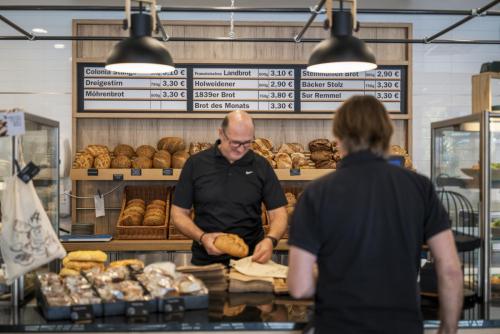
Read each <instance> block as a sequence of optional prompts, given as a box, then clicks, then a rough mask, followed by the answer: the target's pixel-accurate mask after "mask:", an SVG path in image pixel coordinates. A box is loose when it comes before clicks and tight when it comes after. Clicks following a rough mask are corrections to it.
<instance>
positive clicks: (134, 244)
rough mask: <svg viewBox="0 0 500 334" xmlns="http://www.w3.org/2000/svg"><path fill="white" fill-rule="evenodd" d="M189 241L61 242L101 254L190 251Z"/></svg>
mask: <svg viewBox="0 0 500 334" xmlns="http://www.w3.org/2000/svg"><path fill="white" fill-rule="evenodd" d="M191 242H192V241H191V240H118V239H116V240H111V241H107V242H63V243H62V244H63V246H64V248H65V249H66V251H68V252H72V251H75V250H102V251H103V252H127V251H129V252H140V251H145V252H151V251H171V252H172V251H190V250H191ZM276 250H279V251H287V250H288V240H286V239H283V240H280V242H279V243H278V246H277V247H276Z"/></svg>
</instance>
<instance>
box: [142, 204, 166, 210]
mask: <svg viewBox="0 0 500 334" xmlns="http://www.w3.org/2000/svg"><path fill="white" fill-rule="evenodd" d="M153 209H157V210H161V211H162V212H165V209H166V206H165V205H161V204H148V206H147V207H146V211H149V210H153Z"/></svg>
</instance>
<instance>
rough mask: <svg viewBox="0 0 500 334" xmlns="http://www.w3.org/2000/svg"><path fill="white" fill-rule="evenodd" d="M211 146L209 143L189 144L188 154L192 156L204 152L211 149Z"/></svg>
mask: <svg viewBox="0 0 500 334" xmlns="http://www.w3.org/2000/svg"><path fill="white" fill-rule="evenodd" d="M212 146H213V145H212V144H210V143H199V142H197V143H195V142H193V143H191V144H189V154H190V155H194V154H196V153H198V152H201V151H205V150H206V149H209V148H211V147H212Z"/></svg>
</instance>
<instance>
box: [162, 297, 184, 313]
mask: <svg viewBox="0 0 500 334" xmlns="http://www.w3.org/2000/svg"><path fill="white" fill-rule="evenodd" d="M185 309H186V307H185V306H184V300H183V299H181V298H168V299H164V300H163V312H165V313H174V312H184V310H185Z"/></svg>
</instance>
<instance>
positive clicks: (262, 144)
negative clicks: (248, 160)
mask: <svg viewBox="0 0 500 334" xmlns="http://www.w3.org/2000/svg"><path fill="white" fill-rule="evenodd" d="M252 149H253V150H256V151H272V150H273V142H272V141H270V140H269V139H267V138H257V139H255V140H254V142H253V143H252Z"/></svg>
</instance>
